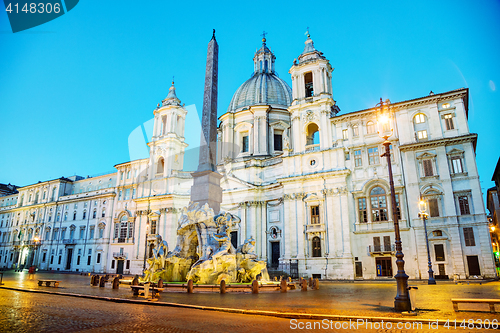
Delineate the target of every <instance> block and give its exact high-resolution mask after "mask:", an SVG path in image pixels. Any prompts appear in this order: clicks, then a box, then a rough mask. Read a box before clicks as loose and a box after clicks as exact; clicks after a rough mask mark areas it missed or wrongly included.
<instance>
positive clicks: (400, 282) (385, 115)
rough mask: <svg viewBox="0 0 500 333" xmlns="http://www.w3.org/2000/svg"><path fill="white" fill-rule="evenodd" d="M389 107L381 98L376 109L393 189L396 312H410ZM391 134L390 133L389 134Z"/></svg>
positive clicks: (388, 102)
mask: <svg viewBox="0 0 500 333" xmlns="http://www.w3.org/2000/svg"><path fill="white" fill-rule="evenodd" d="M389 105H390V101H389V100H386V101H385V102H383V101H382V98H380V103H378V104H377V105H376V107H380V117H379V120H378V122H379V123H380V124H382V125H383V126H382V131H381V132H382V134H383V135H380V134H381V132H380V131H379V135H380V137H381V138H383V139H384V142H383V143H382V144H383V145H384V147H385V152H384V154H382V155H381V157H384V156H385V157H386V158H387V170H388V171H389V185H390V188H391V204H392V218H393V220H394V233H395V237H396V239H395V244H396V265H397V267H398V272H397V274H396V275H395V276H394V278H395V279H396V282H397V294H396V297H395V298H394V309H395V310H396V311H410V310H411V305H410V297H409V295H408V275H406V273H405V262H404V260H403V257H404V254H403V246H402V242H401V234H400V232H399V220H398V214H397V207H396V193H395V191H394V178H393V175H392V164H391V148H390V146H391V142H390V141H389V137H390V136H391V135H392V133H393V129H392V128H391V129H390V132H389V128H390V114H389ZM388 132H389V133H388Z"/></svg>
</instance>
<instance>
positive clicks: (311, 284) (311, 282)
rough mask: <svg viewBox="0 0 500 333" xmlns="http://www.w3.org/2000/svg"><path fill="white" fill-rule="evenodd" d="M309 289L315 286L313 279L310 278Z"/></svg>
mask: <svg viewBox="0 0 500 333" xmlns="http://www.w3.org/2000/svg"><path fill="white" fill-rule="evenodd" d="M308 285H309V287H312V286H313V278H312V277H310V278H309V283H308Z"/></svg>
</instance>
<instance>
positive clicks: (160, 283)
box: [157, 279, 163, 288]
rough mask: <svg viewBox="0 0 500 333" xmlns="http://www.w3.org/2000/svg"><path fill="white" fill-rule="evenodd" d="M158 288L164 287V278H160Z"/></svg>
mask: <svg viewBox="0 0 500 333" xmlns="http://www.w3.org/2000/svg"><path fill="white" fill-rule="evenodd" d="M157 287H158V288H163V280H162V279H159V280H158V286H157Z"/></svg>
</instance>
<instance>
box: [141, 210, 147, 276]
mask: <svg viewBox="0 0 500 333" xmlns="http://www.w3.org/2000/svg"><path fill="white" fill-rule="evenodd" d="M148 215H149V213H148ZM148 232H149V217H148V221H147V222H146V234H145V238H146V239H145V240H144V266H143V267H142V275H144V272H145V271H146V259H147V257H148Z"/></svg>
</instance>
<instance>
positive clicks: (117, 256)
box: [113, 252, 128, 259]
mask: <svg viewBox="0 0 500 333" xmlns="http://www.w3.org/2000/svg"><path fill="white" fill-rule="evenodd" d="M113 258H115V259H127V258H128V253H125V252H113Z"/></svg>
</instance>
